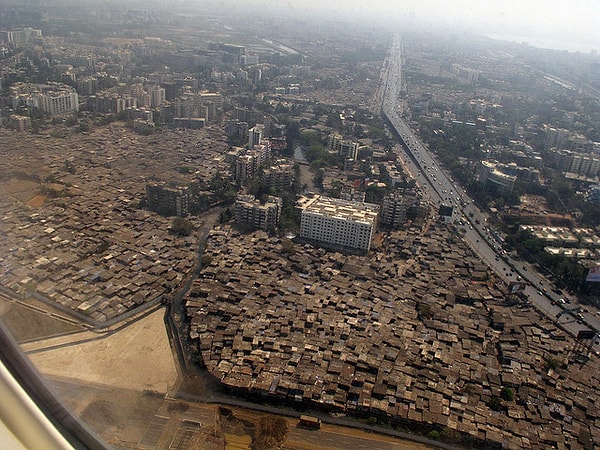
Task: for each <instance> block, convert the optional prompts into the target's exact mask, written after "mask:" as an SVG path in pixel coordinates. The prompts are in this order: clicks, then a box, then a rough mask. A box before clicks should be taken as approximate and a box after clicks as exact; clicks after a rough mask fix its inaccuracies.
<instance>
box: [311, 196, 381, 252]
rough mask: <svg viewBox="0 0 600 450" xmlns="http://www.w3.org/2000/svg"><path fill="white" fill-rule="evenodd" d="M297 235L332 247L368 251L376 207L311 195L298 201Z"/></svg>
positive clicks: (374, 227) (377, 213) (370, 204)
mask: <svg viewBox="0 0 600 450" xmlns="http://www.w3.org/2000/svg"><path fill="white" fill-rule="evenodd" d="M300 207H301V208H302V218H301V223H300V236H301V237H302V238H304V239H309V240H313V241H317V242H323V243H326V244H332V245H335V246H341V247H346V248H352V249H357V250H363V251H366V252H368V251H369V250H370V249H371V239H372V238H373V235H374V233H375V230H376V229H377V220H378V216H379V205H375V204H372V203H358V202H351V201H347V200H341V199H336V198H329V197H321V196H318V195H316V196H314V197H312V198H308V199H306V198H305V199H302V200H300Z"/></svg>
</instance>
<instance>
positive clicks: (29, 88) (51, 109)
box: [9, 83, 79, 116]
mask: <svg viewBox="0 0 600 450" xmlns="http://www.w3.org/2000/svg"><path fill="white" fill-rule="evenodd" d="M9 92H10V103H11V106H12V108H13V109H18V108H22V107H25V108H29V109H34V108H35V109H39V110H41V111H43V112H45V113H47V114H49V115H51V116H57V115H63V114H71V113H74V112H77V111H79V96H78V95H77V92H76V91H75V89H73V88H72V87H71V86H67V85H64V84H62V83H48V84H32V83H15V84H13V85H12V86H11V87H10V89H9Z"/></svg>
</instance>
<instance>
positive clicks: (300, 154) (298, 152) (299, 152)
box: [294, 145, 308, 164]
mask: <svg viewBox="0 0 600 450" xmlns="http://www.w3.org/2000/svg"><path fill="white" fill-rule="evenodd" d="M294 161H295V162H297V163H300V164H306V163H307V162H308V161H307V160H306V157H305V156H304V149H303V148H302V146H301V145H298V146H297V147H296V148H295V149H294Z"/></svg>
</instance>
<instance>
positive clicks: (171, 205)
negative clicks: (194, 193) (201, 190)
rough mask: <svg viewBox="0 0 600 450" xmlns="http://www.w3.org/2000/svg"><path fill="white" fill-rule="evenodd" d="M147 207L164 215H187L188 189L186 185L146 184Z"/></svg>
mask: <svg viewBox="0 0 600 450" xmlns="http://www.w3.org/2000/svg"><path fill="white" fill-rule="evenodd" d="M146 197H147V201H148V207H149V208H150V209H151V210H152V211H156V212H157V213H159V214H163V215H166V216H175V215H176V216H179V217H183V216H187V215H188V214H189V212H190V190H189V188H188V187H187V186H178V187H170V186H167V185H166V183H164V182H161V183H149V184H147V185H146Z"/></svg>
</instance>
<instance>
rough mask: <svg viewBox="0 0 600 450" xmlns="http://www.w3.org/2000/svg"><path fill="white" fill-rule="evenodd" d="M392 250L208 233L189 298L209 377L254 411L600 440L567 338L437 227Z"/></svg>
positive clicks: (512, 444) (494, 437)
mask: <svg viewBox="0 0 600 450" xmlns="http://www.w3.org/2000/svg"><path fill="white" fill-rule="evenodd" d="M387 239H389V242H386V244H387V245H383V246H382V247H381V249H382V250H380V251H375V252H374V253H371V254H369V256H368V257H366V256H357V255H345V254H341V253H337V252H331V251H325V250H323V249H318V248H314V247H312V246H309V245H301V244H294V243H290V242H288V243H286V242H284V240H282V239H280V238H277V237H269V236H268V235H267V234H266V233H264V232H254V233H246V234H239V233H237V232H235V231H234V230H232V229H230V228H229V227H223V228H215V229H214V230H213V231H212V232H211V233H210V235H209V238H208V241H207V246H206V254H207V255H210V257H211V258H210V259H211V263H210V264H208V265H206V266H205V267H203V269H202V271H201V274H200V277H199V279H197V280H196V281H195V282H194V283H193V285H192V288H191V289H190V291H189V292H188V294H187V296H186V298H185V302H186V310H187V316H188V318H189V321H190V337H191V338H192V341H193V342H194V343H195V345H196V346H197V349H198V353H199V355H200V356H201V358H202V361H203V363H204V364H205V365H206V367H207V369H208V371H209V372H210V373H211V374H212V375H213V376H214V377H215V378H216V379H217V380H220V382H221V383H223V384H224V385H225V386H227V387H229V388H230V389H232V390H234V391H235V392H238V393H241V394H248V395H252V396H253V397H254V398H256V396H263V397H265V398H272V399H278V400H286V401H289V402H290V403H293V404H298V403H301V404H303V405H306V406H309V407H317V408H322V409H325V410H328V411H335V412H353V411H357V412H360V413H361V414H367V415H374V416H377V417H384V418H385V419H384V420H387V419H391V420H392V421H396V423H398V422H400V423H401V424H402V423H404V424H406V423H407V422H412V423H427V424H429V425H430V426H432V427H434V428H435V427H437V426H440V427H448V428H449V429H450V430H453V431H455V432H458V433H461V434H463V435H467V436H469V437H471V438H472V439H474V440H477V439H479V440H481V441H484V440H485V441H486V442H488V443H496V444H497V445H503V446H505V447H506V448H544V447H546V448H547V447H552V446H555V447H557V448H559V447H562V446H565V447H567V446H577V445H578V442H586V439H587V438H589V437H590V436H592V437H593V438H594V439H598V438H600V423H599V422H598V419H597V418H598V405H597V404H596V403H595V396H594V395H590V393H591V392H594V390H595V386H596V384H597V383H598V381H600V380H599V379H598V376H599V375H598V373H597V371H596V370H595V365H593V364H586V365H572V366H571V365H569V366H563V363H565V364H567V363H568V361H569V359H570V358H571V357H573V355H574V353H573V346H574V342H573V341H571V339H570V337H569V336H567V335H565V334H564V332H562V331H561V330H560V329H558V328H557V327H556V326H555V325H554V324H553V323H551V322H550V321H548V320H547V319H545V318H544V317H543V316H541V315H539V314H538V313H537V312H536V311H535V310H533V309H532V308H530V307H528V306H524V305H517V306H512V307H509V306H506V305H505V294H504V291H503V290H501V289H499V288H498V287H496V286H495V285H494V282H493V278H492V279H491V280H490V278H489V277H490V276H491V274H490V273H489V271H488V270H487V267H486V266H484V265H483V264H482V263H481V262H480V261H479V259H478V258H476V257H475V256H474V255H473V254H472V253H471V252H470V250H468V249H467V248H466V247H465V245H464V244H463V243H462V242H461V241H458V240H453V239H452V237H451V236H450V232H449V230H447V229H446V228H445V227H444V226H441V225H440V226H438V227H435V228H432V229H430V230H429V231H427V232H425V233H423V232H421V230H418V231H417V230H408V231H397V232H392V233H390V235H389V237H388V238H387ZM549 359H553V360H556V361H558V362H559V364H558V367H557V368H555V369H554V368H552V367H556V366H552V367H550V366H549V365H548V364H547V361H548V360H549ZM565 367H566V368H565ZM504 388H510V389H512V390H513V391H514V396H515V399H514V401H505V400H502V399H501V393H502V390H503V389H504Z"/></svg>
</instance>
